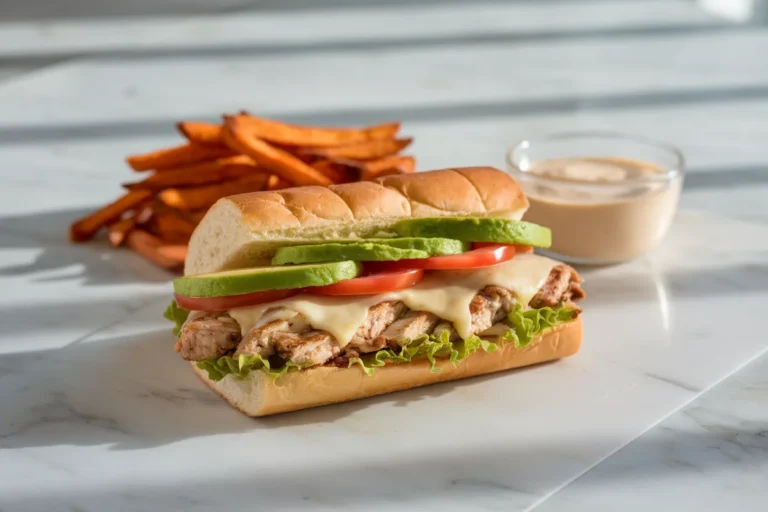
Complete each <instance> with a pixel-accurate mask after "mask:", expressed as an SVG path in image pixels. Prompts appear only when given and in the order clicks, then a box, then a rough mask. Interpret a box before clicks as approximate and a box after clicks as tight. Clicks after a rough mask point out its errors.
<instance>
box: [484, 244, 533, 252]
mask: <svg viewBox="0 0 768 512" xmlns="http://www.w3.org/2000/svg"><path fill="white" fill-rule="evenodd" d="M497 245H499V244H498V242H473V243H472V248H473V249H480V248H483V247H496V246H497ZM515 254H533V246H532V245H515Z"/></svg>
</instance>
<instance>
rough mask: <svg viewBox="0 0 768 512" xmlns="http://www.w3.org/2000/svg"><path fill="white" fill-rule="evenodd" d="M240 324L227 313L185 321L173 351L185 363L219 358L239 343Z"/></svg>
mask: <svg viewBox="0 0 768 512" xmlns="http://www.w3.org/2000/svg"><path fill="white" fill-rule="evenodd" d="M241 339H242V335H241V334H240V324H238V323H237V321H235V319H234V318H232V317H231V316H229V315H228V314H227V313H205V314H202V315H199V316H196V317H193V318H190V319H189V320H187V322H186V323H185V324H184V325H183V326H182V328H181V333H180V335H179V339H178V340H176V344H175V345H174V346H173V350H175V351H176V352H178V353H179V354H181V357H182V358H184V359H186V360H187V361H202V360H204V359H209V358H211V357H221V356H223V355H226V354H228V353H229V352H231V351H232V350H234V349H235V348H236V347H237V345H238V344H239V343H240V340H241Z"/></svg>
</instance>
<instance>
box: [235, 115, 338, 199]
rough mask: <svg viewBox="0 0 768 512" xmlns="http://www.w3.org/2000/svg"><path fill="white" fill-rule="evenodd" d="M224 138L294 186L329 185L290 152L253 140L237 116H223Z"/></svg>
mask: <svg viewBox="0 0 768 512" xmlns="http://www.w3.org/2000/svg"><path fill="white" fill-rule="evenodd" d="M225 119H226V120H225V129H224V141H225V142H226V143H227V145H228V146H229V147H231V148H232V149H234V150H236V151H237V152H239V153H243V154H245V155H248V156H249V157H251V158H253V159H254V160H255V161H256V163H257V164H259V165H261V166H263V167H264V168H265V169H267V170H269V171H270V172H271V173H272V174H276V175H278V176H280V177H281V178H283V179H285V180H287V181H290V182H291V183H295V184H296V185H332V184H333V182H332V181H331V180H330V179H329V178H328V177H327V176H325V175H324V174H323V173H321V172H319V171H317V170H315V169H313V168H312V167H310V166H309V165H307V164H305V163H304V162H302V161H301V160H299V159H298V158H296V157H294V156H293V155H291V154H289V153H286V152H285V151H282V150H280V149H277V148H275V147H274V146H270V145H269V144H267V143H266V142H264V141H263V140H260V139H257V138H256V137H254V136H253V135H251V132H250V131H248V129H247V128H245V127H244V126H243V123H242V121H241V120H240V119H241V118H236V117H228V118H225Z"/></svg>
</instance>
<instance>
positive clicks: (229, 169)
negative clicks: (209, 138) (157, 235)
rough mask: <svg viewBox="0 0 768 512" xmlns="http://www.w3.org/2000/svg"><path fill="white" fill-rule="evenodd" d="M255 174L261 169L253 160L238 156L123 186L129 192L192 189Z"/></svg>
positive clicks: (182, 168)
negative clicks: (179, 188) (172, 188)
mask: <svg viewBox="0 0 768 512" xmlns="http://www.w3.org/2000/svg"><path fill="white" fill-rule="evenodd" d="M255 172H259V168H258V166H257V165H256V163H255V162H254V161H253V160H252V159H251V158H249V157H247V156H245V155H237V156H231V157H228V158H220V159H218V160H213V161H211V162H202V163H199V164H195V165H189V166H185V167H179V168H177V169H169V170H167V171H163V172H158V173H156V174H153V175H152V176H150V177H148V178H146V179H144V180H142V181H139V182H136V183H125V184H123V186H124V187H125V188H127V189H128V190H137V189H146V190H163V189H165V188H170V187H190V186H198V185H207V184H210V183H219V182H222V181H230V180H234V179H238V178H242V177H244V176H247V175H249V174H253V173H255Z"/></svg>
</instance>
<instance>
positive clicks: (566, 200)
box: [521, 157, 682, 263]
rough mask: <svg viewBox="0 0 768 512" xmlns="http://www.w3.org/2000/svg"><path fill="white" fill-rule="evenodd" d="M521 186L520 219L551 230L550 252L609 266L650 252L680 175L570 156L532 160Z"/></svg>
mask: <svg viewBox="0 0 768 512" xmlns="http://www.w3.org/2000/svg"><path fill="white" fill-rule="evenodd" d="M523 174H524V175H525V177H524V179H522V180H521V181H522V185H523V188H524V190H525V193H526V195H527V196H528V200H529V202H530V204H531V206H530V209H529V210H528V212H527V213H526V214H525V216H524V220H527V221H530V222H535V223H536V224H541V225H543V226H547V227H549V228H550V229H552V239H553V240H552V246H551V247H550V249H549V250H550V251H551V252H553V253H556V254H557V255H560V256H565V257H567V258H568V259H570V260H571V261H576V262H583V263H614V262H620V261H625V260H629V259H633V258H635V257H637V256H640V255H642V254H644V253H645V252H647V251H649V250H651V249H652V248H654V247H655V246H656V245H657V244H658V243H659V242H660V241H661V240H662V239H663V238H664V235H665V234H666V232H667V230H668V229H669V226H670V224H671V223H672V219H673V217H674V213H675V210H676V209H677V203H678V198H679V196H680V189H681V188H682V173H680V174H678V175H676V176H672V177H670V175H669V174H668V172H667V171H666V170H665V169H662V168H660V167H658V166H656V165H654V164H651V163H649V162H643V161H637V160H629V159H622V158H601V157H573V158H554V159H549V160H541V161H537V162H532V163H531V164H530V165H529V167H528V169H526V170H525V172H524V173H523Z"/></svg>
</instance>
